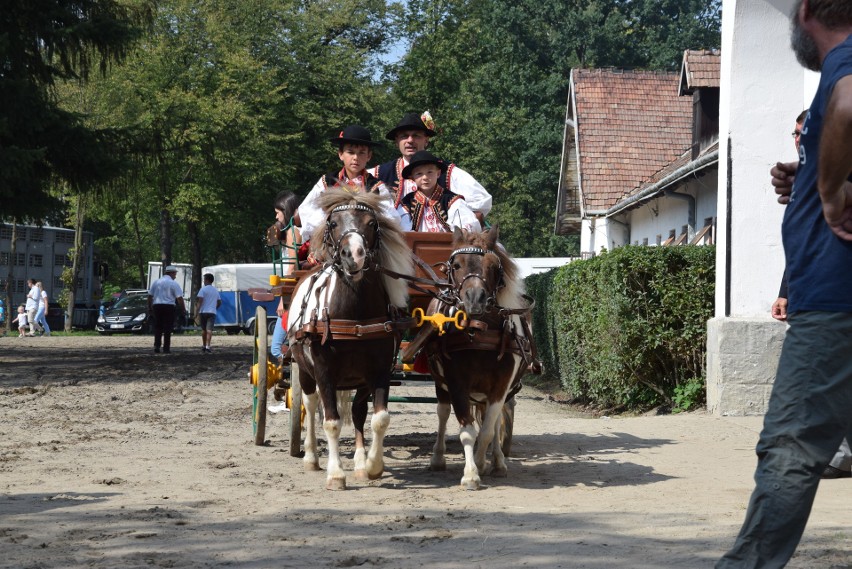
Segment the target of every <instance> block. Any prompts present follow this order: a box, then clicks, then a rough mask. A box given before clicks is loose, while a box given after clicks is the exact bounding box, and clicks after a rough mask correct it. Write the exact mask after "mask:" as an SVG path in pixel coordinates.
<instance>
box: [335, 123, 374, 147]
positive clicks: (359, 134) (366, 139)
mask: <svg viewBox="0 0 852 569" xmlns="http://www.w3.org/2000/svg"><path fill="white" fill-rule="evenodd" d="M328 141H329V142H331V143H332V144H334V145H336V146H337V145H340V144H345V143H349V144H362V145H364V146H378V145H379V144H380V143H378V142H373V137H372V136H370V131H369V130H367V129H366V128H364V127H363V126H359V125H357V124H350V125H349V126H347V127H346V128H344V129H343V130H341V131H340V134H338V135H337V136H336V137H335V138H329V139H328Z"/></svg>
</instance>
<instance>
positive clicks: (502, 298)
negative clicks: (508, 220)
mask: <svg viewBox="0 0 852 569" xmlns="http://www.w3.org/2000/svg"><path fill="white" fill-rule="evenodd" d="M493 230H494V229H492V230H487V229H486V230H485V231H482V232H481V233H477V232H475V231H467V230H464V231H463V233H464V244H465V245H470V246H472V247H479V248H481V249H485V250H491V251H493V253H494V255H496V256H497V258H498V259H500V264H501V265H502V267H503V282H504V283H505V286H504V287H503V288H502V289H500V292H498V293H497V303H498V304H499V305H500V306H502V307H504V308H523V307H525V306H526V302H525V301H524V299H523V295H524V294H525V293H526V288H525V287H524V281H523V279H522V278H520V274H521V271H520V269H518V265H517V263H515V261H514V259H512V257H510V256H509V253H508V252H507V251H506V248H505V247H503V245H502V244H501V243H499V242H497V241H496V240H495V241H493V242H492V241H491V239H489V237H490V235H489V234H490V231H493ZM454 245H455V244H454Z"/></svg>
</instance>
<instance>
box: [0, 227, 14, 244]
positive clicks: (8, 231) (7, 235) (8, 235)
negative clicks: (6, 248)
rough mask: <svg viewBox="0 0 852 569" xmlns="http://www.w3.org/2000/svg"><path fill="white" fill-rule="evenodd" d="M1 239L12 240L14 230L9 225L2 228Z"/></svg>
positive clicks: (0, 230) (0, 228)
mask: <svg viewBox="0 0 852 569" xmlns="http://www.w3.org/2000/svg"><path fill="white" fill-rule="evenodd" d="M0 239H8V240H9V241H11V240H12V228H11V227H10V226H8V225H3V226H0Z"/></svg>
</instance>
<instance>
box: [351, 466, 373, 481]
mask: <svg viewBox="0 0 852 569" xmlns="http://www.w3.org/2000/svg"><path fill="white" fill-rule="evenodd" d="M353 474H354V475H355V480H358V481H360V482H366V481H367V480H369V479H370V477H369V476H367V471H366V470H364V469H363V468H361V469H359V470H356V471H355V472H354V473H353Z"/></svg>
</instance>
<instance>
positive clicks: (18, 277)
mask: <svg viewBox="0 0 852 569" xmlns="http://www.w3.org/2000/svg"><path fill="white" fill-rule="evenodd" d="M11 237H12V226H11V225H6V224H0V294H2V291H4V290H5V284H6V281H7V280H10V270H11V288H10V290H11V293H12V305H13V306H16V305H18V304H23V303H24V301H25V300H26V295H27V292H28V291H27V287H26V282H27V279H30V278H32V279H35V280H36V281H41V282H42V283H43V284H44V290H45V292H47V296H48V297H49V298H50V301H51V302H56V298H57V296H58V295H59V293H60V291H61V290H62V288H63V286H62V282H61V281H60V278H59V277H60V276H61V275H62V271H63V269H64V268H65V267H66V266H71V258H70V256H69V255H68V251H69V250H71V249H72V248H73V247H74V231H73V230H71V229H62V228H58V227H36V226H33V225H19V226H18V227H17V237H18V242H17V249H16V253H15V257H16V259H14V263H10V262H9V261H10V259H9V256H10V252H11V247H12V239H11ZM83 244H84V249H85V251H84V257H83V262H84V265H83V268H82V270H81V272H80V280H79V281H78V284H79V285H80V286H78V288H77V302H78V303H83V304H87V305H88V304H92V296H93V292H94V290H95V289H96V288H97V285H98V283H97V282H96V280H95V276H94V274H95V270H94V261H93V253H92V249H93V237H92V234H91V232H88V231H86V232H84V234H83Z"/></svg>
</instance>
